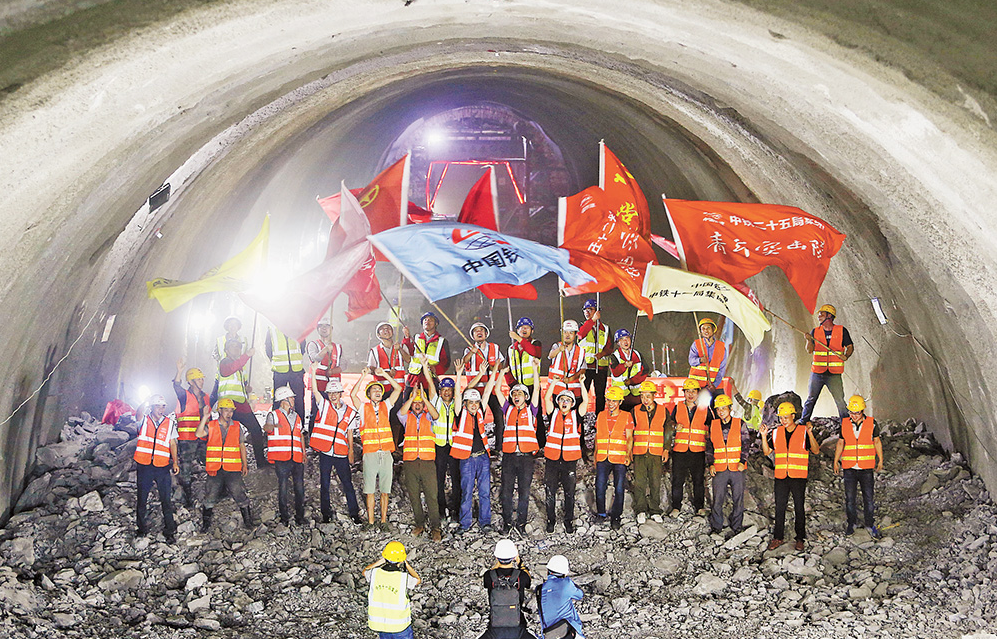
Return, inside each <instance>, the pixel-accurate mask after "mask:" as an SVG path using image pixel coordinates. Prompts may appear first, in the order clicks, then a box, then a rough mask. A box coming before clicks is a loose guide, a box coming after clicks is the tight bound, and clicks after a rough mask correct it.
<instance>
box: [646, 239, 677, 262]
mask: <svg viewBox="0 0 997 639" xmlns="http://www.w3.org/2000/svg"><path fill="white" fill-rule="evenodd" d="M651 241H652V242H654V243H655V244H657V245H658V246H660V247H661V248H662V249H663V250H664V251H665V253H668V254H669V255H671V256H672V257H674V258H675V259H677V260H681V259H682V258H681V257H679V250H678V247H677V246H675V242H673V241H671V240H669V239H667V238H664V237H661V236H660V235H655V234H654V233H651Z"/></svg>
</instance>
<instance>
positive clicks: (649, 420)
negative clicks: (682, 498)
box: [632, 379, 675, 516]
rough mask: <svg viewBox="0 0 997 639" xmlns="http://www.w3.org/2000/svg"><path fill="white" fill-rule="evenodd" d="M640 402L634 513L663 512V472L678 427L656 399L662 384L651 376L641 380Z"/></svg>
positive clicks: (636, 423)
mask: <svg viewBox="0 0 997 639" xmlns="http://www.w3.org/2000/svg"><path fill="white" fill-rule="evenodd" d="M639 390H640V406H637V407H636V408H635V409H633V412H632V414H633V417H634V449H633V461H634V463H633V467H634V481H633V491H634V514H636V515H639V514H641V513H644V514H646V515H651V516H653V515H661V475H662V471H663V468H664V464H665V462H667V461H668V451H669V449H670V448H671V446H672V440H674V439H675V429H674V428H673V427H672V425H671V424H670V423H669V421H668V409H667V408H665V407H664V406H662V405H661V404H659V403H658V402H656V401H655V400H654V398H655V396H656V395H657V394H658V387H657V386H656V385H655V384H654V382H652V381H651V380H649V379H645V380H644V381H643V382H641V383H640V386H639Z"/></svg>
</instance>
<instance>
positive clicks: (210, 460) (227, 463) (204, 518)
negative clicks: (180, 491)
mask: <svg viewBox="0 0 997 639" xmlns="http://www.w3.org/2000/svg"><path fill="white" fill-rule="evenodd" d="M233 414H235V402H233V401H232V400H231V399H220V400H218V419H211V413H210V412H205V414H204V416H203V417H202V418H201V421H200V423H198V425H197V429H196V433H197V436H198V437H202V438H203V437H206V438H207V439H208V445H207V447H206V452H205V457H204V469H205V470H206V471H207V473H208V479H207V482H206V484H205V486H204V507H203V508H202V509H201V532H203V533H206V532H208V531H209V530H211V518H212V515H213V514H214V509H215V506H216V505H217V504H218V502H219V501H220V500H221V498H222V496H223V495H224V494H225V493H226V492H227V493H228V494H229V495H231V496H232V500H233V501H234V502H235V503H236V505H237V506H238V507H239V512H240V513H242V523H243V525H244V526H245V527H246V528H252V527H253V523H254V522H253V514H252V511H251V510H250V508H249V496H248V495H247V494H246V483H245V482H244V481H243V477H245V476H246V473H247V472H249V464H247V463H246V461H247V460H246V439H245V436H244V435H243V433H242V427H241V426H240V425H239V423H238V422H236V421H235V420H233V419H232V415H233Z"/></svg>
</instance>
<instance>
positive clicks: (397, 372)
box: [367, 344, 405, 383]
mask: <svg viewBox="0 0 997 639" xmlns="http://www.w3.org/2000/svg"><path fill="white" fill-rule="evenodd" d="M370 352H371V353H372V354H373V355H374V361H375V362H377V367H378V368H381V369H384V371H385V372H388V371H391V376H392V377H394V378H395V381H396V382H403V383H404V379H405V365H404V364H402V349H401V348H399V347H397V346H392V347H391V352H390V353H389V352H388V350H387V349H386V348H384V344H378V345H377V346H375V347H374V348H372V349H370ZM367 359H368V360H370V359H371V358H370V355H368V356H367ZM374 379H376V380H377V381H379V382H386V381H387V380H386V379H384V378H382V377H381V376H380V375H374Z"/></svg>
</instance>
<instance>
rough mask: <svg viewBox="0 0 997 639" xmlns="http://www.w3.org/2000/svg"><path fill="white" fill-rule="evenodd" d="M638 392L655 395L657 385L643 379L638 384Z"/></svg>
mask: <svg viewBox="0 0 997 639" xmlns="http://www.w3.org/2000/svg"><path fill="white" fill-rule="evenodd" d="M640 392H642V393H657V392H658V385H657V384H655V383H654V382H652V381H651V380H649V379H645V380H644V381H643V382H641V383H640Z"/></svg>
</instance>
